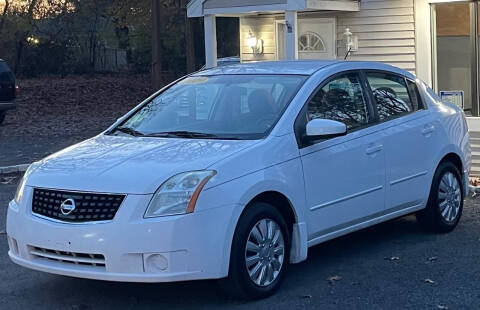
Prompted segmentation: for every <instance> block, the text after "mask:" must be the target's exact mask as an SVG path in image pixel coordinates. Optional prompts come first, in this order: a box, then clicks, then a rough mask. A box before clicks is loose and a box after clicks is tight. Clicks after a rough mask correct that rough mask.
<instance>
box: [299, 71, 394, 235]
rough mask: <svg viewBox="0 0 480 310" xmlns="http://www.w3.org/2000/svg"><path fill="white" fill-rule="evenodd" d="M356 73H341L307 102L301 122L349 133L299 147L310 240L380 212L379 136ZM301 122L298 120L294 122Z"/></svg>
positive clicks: (381, 155) (381, 153) (381, 165)
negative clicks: (327, 123)
mask: <svg viewBox="0 0 480 310" xmlns="http://www.w3.org/2000/svg"><path fill="white" fill-rule="evenodd" d="M372 115H373V114H372V106H371V105H370V104H369V103H368V96H366V91H365V88H364V86H363V85H362V82H361V77H360V74H359V73H355V72H354V73H352V72H350V73H345V74H340V75H338V76H336V77H334V78H332V79H331V80H330V81H328V82H327V83H326V84H325V85H324V86H322V87H321V88H320V89H318V91H317V92H316V94H315V95H314V96H313V97H312V99H311V100H310V102H309V103H308V106H307V108H306V111H305V112H302V114H300V116H299V117H305V120H304V121H303V120H302V121H301V122H302V123H306V122H308V120H311V119H314V118H322V119H331V120H336V121H340V122H343V123H345V124H346V126H347V128H348V134H347V135H345V136H341V137H336V138H332V139H327V140H323V141H317V142H316V143H313V144H311V145H309V144H308V145H302V146H301V148H300V155H301V160H302V165H303V172H304V178H305V191H306V200H307V206H308V209H309V210H308V211H309V216H308V233H309V239H310V241H312V240H318V238H324V237H325V236H328V235H329V234H330V233H333V232H337V231H341V230H343V229H346V228H348V227H351V226H354V225H356V224H360V223H363V222H366V221H368V220H370V219H373V218H375V217H378V216H380V215H381V214H382V212H383V210H384V199H385V154H384V150H383V145H384V141H383V136H382V135H381V134H379V133H378V132H375V131H378V130H379V129H378V128H377V127H378V126H375V125H374V124H373V123H372V122H373V120H372V118H373V116H372ZM299 120H300V118H299Z"/></svg>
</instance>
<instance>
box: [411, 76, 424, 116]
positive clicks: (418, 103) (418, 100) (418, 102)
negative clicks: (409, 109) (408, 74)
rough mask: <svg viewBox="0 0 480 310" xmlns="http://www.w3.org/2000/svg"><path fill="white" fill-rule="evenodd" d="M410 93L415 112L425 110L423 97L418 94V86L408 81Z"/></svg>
mask: <svg viewBox="0 0 480 310" xmlns="http://www.w3.org/2000/svg"><path fill="white" fill-rule="evenodd" d="M407 86H408V92H409V93H410V98H411V100H412V106H413V110H414V111H418V110H423V109H424V108H425V107H424V105H423V101H422V97H421V96H420V93H419V92H418V87H417V84H415V83H414V82H412V81H409V80H407Z"/></svg>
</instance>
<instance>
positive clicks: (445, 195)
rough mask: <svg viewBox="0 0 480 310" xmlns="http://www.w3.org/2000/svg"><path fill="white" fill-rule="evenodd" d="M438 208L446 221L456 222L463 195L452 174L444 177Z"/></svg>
mask: <svg viewBox="0 0 480 310" xmlns="http://www.w3.org/2000/svg"><path fill="white" fill-rule="evenodd" d="M437 197H438V207H439V208H440V213H441V214H442V217H443V219H444V220H445V221H447V222H449V223H451V222H454V221H455V220H456V218H457V216H458V213H459V210H460V206H461V200H462V194H461V188H460V184H459V182H458V180H457V178H456V177H455V175H454V174H453V173H451V172H447V173H445V174H444V175H443V177H442V179H441V180H440V184H439V186H438V196H437Z"/></svg>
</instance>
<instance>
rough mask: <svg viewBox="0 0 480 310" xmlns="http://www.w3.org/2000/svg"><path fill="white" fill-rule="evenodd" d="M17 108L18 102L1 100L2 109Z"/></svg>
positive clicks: (0, 108)
mask: <svg viewBox="0 0 480 310" xmlns="http://www.w3.org/2000/svg"><path fill="white" fill-rule="evenodd" d="M16 108H17V103H16V102H15V101H12V102H0V111H8V110H15V109H16Z"/></svg>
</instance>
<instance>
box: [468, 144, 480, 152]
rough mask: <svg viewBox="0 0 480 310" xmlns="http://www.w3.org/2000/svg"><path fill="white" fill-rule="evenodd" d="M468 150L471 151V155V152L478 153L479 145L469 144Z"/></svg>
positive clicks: (479, 150)
mask: <svg viewBox="0 0 480 310" xmlns="http://www.w3.org/2000/svg"><path fill="white" fill-rule="evenodd" d="M470 148H471V149H472V153H473V152H478V153H480V144H470Z"/></svg>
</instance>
